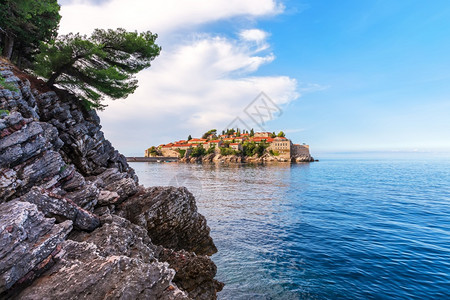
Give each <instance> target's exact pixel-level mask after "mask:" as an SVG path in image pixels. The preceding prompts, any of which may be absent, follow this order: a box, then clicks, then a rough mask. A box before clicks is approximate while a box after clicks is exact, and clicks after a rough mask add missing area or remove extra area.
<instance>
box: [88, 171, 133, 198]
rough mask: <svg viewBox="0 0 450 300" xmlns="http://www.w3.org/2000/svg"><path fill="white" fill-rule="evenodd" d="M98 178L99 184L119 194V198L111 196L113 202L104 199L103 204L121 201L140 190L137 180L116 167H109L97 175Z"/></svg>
mask: <svg viewBox="0 0 450 300" xmlns="http://www.w3.org/2000/svg"><path fill="white" fill-rule="evenodd" d="M97 180H98V185H99V186H101V187H103V188H104V189H105V190H108V191H111V192H115V193H117V194H118V195H119V199H114V198H111V200H112V202H108V203H105V199H103V204H116V203H120V202H122V201H123V200H124V199H126V198H128V197H129V196H132V195H134V194H136V192H137V191H138V186H137V184H136V182H135V181H134V180H133V179H132V178H130V177H128V174H127V173H123V172H120V171H119V170H118V169H116V168H110V169H107V170H106V171H105V172H103V173H102V174H100V175H99V176H98V177H97Z"/></svg>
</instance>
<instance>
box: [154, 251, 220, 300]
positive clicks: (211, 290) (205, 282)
mask: <svg viewBox="0 0 450 300" xmlns="http://www.w3.org/2000/svg"><path fill="white" fill-rule="evenodd" d="M157 257H158V259H159V260H160V261H165V262H167V263H169V265H170V267H171V268H172V269H174V270H175V272H176V274H175V278H174V282H175V283H176V284H177V285H178V287H180V288H181V289H182V290H184V291H186V292H187V293H188V295H189V297H190V298H192V299H199V300H200V299H201V300H203V299H204V300H209V299H217V296H216V294H217V293H218V292H220V291H221V290H222V288H223V286H224V284H223V283H221V282H219V281H217V280H215V279H214V277H215V276H216V272H217V267H216V265H215V264H214V263H213V262H212V261H211V259H209V257H207V256H197V255H195V253H190V252H187V251H184V250H180V251H174V250H171V249H165V248H163V249H161V250H160V252H158V254H157Z"/></svg>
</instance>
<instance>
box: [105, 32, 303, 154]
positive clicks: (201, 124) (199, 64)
mask: <svg viewBox="0 0 450 300" xmlns="http://www.w3.org/2000/svg"><path fill="white" fill-rule="evenodd" d="M273 59H274V56H273V55H272V54H270V53H269V54H266V55H261V53H259V52H257V53H255V52H254V50H253V49H252V47H251V45H248V44H247V43H244V44H242V43H240V42H238V41H234V40H230V39H225V38H218V37H210V38H206V37H204V38H202V39H200V40H197V41H194V42H193V43H192V44H187V45H183V46H180V47H179V48H176V49H175V50H174V51H172V52H165V53H163V54H162V55H161V56H160V57H159V58H158V59H157V60H156V61H155V62H154V64H153V66H152V67H151V68H150V69H149V70H146V71H144V72H142V73H141V74H140V75H139V82H140V83H141V87H140V88H139V89H138V90H137V91H136V93H135V94H134V95H133V96H132V99H125V100H120V101H111V102H110V103H109V107H108V108H107V109H106V111H105V112H103V113H102V114H101V118H102V122H103V124H104V125H105V128H111V129H112V128H116V129H114V131H115V133H113V132H109V133H108V136H110V135H111V137H112V139H113V140H114V141H117V142H116V143H115V145H116V146H118V147H119V149H122V148H124V147H131V146H132V145H133V147H138V145H139V146H140V147H141V149H144V148H145V146H146V145H149V143H151V141H149V140H144V141H142V139H140V138H139V137H141V136H145V135H148V136H153V138H154V139H153V144H159V143H163V142H167V140H166V141H164V140H162V139H159V137H160V135H159V132H167V133H166V134H164V135H168V136H170V133H169V130H167V129H168V128H170V132H172V136H171V138H173V139H175V138H183V137H184V136H185V135H186V136H187V134H189V133H193V134H200V133H202V131H204V130H207V129H209V128H217V129H219V130H221V129H223V128H224V127H225V126H226V125H228V124H229V123H230V122H231V121H232V120H233V119H234V118H236V117H238V116H240V117H241V118H244V121H246V122H248V123H249V124H251V122H249V120H248V119H245V117H246V116H245V114H244V113H243V110H244V109H245V107H246V106H247V105H248V104H249V103H250V102H251V101H252V100H253V99H254V98H255V97H256V96H257V95H258V94H259V93H260V92H261V91H264V92H265V93H266V94H268V95H269V96H270V97H271V98H272V99H273V100H274V101H275V102H276V103H277V104H279V105H282V104H285V103H288V102H290V101H292V100H294V99H296V98H298V96H299V94H298V93H297V82H296V81H295V80H294V79H291V78H289V77H286V76H251V72H252V71H254V70H256V69H258V68H259V67H260V66H261V65H263V64H265V63H269V62H271V61H273ZM142 120H146V121H145V122H143V121H142ZM127 122H128V123H127ZM141 122H143V124H145V125H144V126H141V125H140V123H141ZM125 123H126V124H127V126H126V127H129V128H133V130H132V132H131V133H130V131H128V132H122V131H121V130H120V128H121V127H122V126H123V124H125ZM133 124H134V125H133ZM177 133H178V134H179V135H177ZM142 142H143V143H144V145H142ZM118 143H120V144H118Z"/></svg>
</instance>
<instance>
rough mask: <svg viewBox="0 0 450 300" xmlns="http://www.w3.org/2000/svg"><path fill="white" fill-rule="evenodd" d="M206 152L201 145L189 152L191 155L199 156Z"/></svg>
mask: <svg viewBox="0 0 450 300" xmlns="http://www.w3.org/2000/svg"><path fill="white" fill-rule="evenodd" d="M205 154H206V150H205V148H203V146H201V145H200V146H198V147H194V148H193V149H192V152H191V156H192V157H200V156H203V155H205Z"/></svg>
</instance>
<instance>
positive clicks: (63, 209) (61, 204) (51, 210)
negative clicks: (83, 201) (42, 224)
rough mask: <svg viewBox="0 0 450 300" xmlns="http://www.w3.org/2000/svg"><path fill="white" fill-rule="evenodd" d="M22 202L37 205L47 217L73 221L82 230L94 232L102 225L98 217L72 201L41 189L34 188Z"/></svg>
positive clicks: (22, 198)
mask: <svg viewBox="0 0 450 300" xmlns="http://www.w3.org/2000/svg"><path fill="white" fill-rule="evenodd" d="M21 201H24V202H30V203H34V204H36V206H37V207H38V208H39V210H40V211H42V212H43V213H44V214H45V215H46V216H47V217H55V218H57V219H58V220H71V221H73V225H74V226H75V227H76V228H78V229H81V230H87V231H92V230H94V229H95V228H97V227H98V226H99V225H100V220H99V218H98V217H97V216H95V215H94V214H92V213H90V212H89V211H87V210H84V209H83V208H81V207H79V206H78V205H76V204H75V203H74V202H73V201H71V200H70V199H67V198H64V197H61V196H59V195H57V194H53V193H51V192H49V191H46V190H44V189H39V188H36V187H35V188H33V189H32V190H31V191H30V192H28V193H27V194H26V195H24V196H22V197H21Z"/></svg>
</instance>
